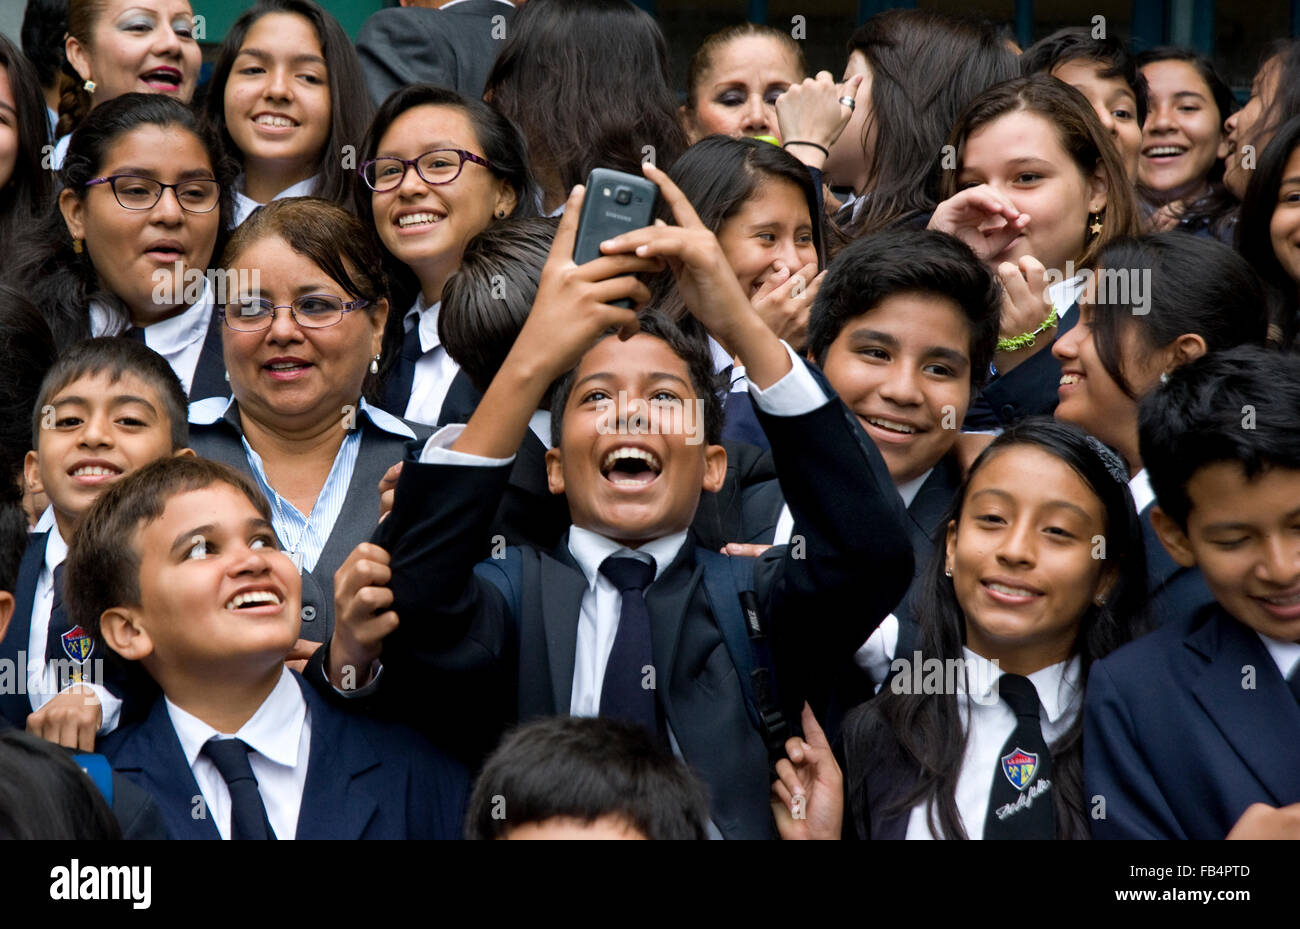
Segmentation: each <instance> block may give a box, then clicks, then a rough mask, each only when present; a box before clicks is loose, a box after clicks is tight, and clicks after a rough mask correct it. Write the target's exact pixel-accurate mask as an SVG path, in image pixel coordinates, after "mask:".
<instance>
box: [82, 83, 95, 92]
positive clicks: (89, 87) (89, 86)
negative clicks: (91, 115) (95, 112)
mask: <svg viewBox="0 0 1300 929" xmlns="http://www.w3.org/2000/svg"><path fill="white" fill-rule="evenodd" d="M81 86H82V89H83V90H85V91H86V93H88V94H93V93H94V92H95V87H96V86H98V85H97V84H96V83H95V82H94V81H86V83H84V84H82V85H81Z"/></svg>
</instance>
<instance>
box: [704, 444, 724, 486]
mask: <svg viewBox="0 0 1300 929" xmlns="http://www.w3.org/2000/svg"><path fill="white" fill-rule="evenodd" d="M726 479H727V450H726V449H725V448H723V447H722V446H721V445H706V446H705V447H704V484H703V488H704V489H705V490H707V491H708V492H709V493H714V494H716V493H717V492H718V491H719V490H721V489H722V484H723V482H724V481H725V480H726Z"/></svg>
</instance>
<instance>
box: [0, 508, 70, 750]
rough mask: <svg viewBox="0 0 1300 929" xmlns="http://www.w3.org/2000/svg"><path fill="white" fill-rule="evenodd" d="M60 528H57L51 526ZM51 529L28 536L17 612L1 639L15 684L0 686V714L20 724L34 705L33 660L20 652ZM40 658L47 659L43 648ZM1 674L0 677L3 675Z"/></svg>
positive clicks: (16, 597)
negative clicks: (30, 695) (30, 665)
mask: <svg viewBox="0 0 1300 929" xmlns="http://www.w3.org/2000/svg"><path fill="white" fill-rule="evenodd" d="M52 531H54V532H57V531H58V530H57V529H55V530H52ZM48 538H49V533H48V532H34V533H32V534H31V536H30V537H29V538H28V540H27V548H26V550H25V551H24V552H23V559H22V561H21V562H20V563H19V565H18V583H17V584H16V585H15V588H14V614H13V621H12V622H10V624H9V631H8V632H7V633H6V634H5V636H4V639H3V640H0V659H4V660H7V661H9V662H11V663H10V664H8V665H6V666H5V667H7V668H11V669H12V671H11V672H10V673H12V675H13V679H12V684H13V686H12V688H9V687H6V688H4V689H3V690H0V717H4V718H5V719H7V720H8V721H9V722H10V723H11V724H13V725H14V726H16V727H17V728H20V729H21V728H22V727H24V726H25V725H26V724H27V716H28V714H29V713H31V710H32V705H31V703H30V702H29V701H28V699H27V664H28V662H30V661H31V660H32V657H33V656H31V655H27V660H26V661H20V660H19V658H18V656H19V654H24V655H26V653H27V650H28V648H27V647H28V645H29V643H28V641H27V640H28V639H30V638H31V634H32V606H33V604H34V603H35V601H36V582H37V581H38V580H39V579H40V576H41V568H42V567H44V565H45V542H46V540H47V539H48ZM38 660H40V661H44V660H45V654H44V653H43V652H42V653H41V655H40V656H39V659H38ZM3 676H4V675H3V674H0V679H2V678H3Z"/></svg>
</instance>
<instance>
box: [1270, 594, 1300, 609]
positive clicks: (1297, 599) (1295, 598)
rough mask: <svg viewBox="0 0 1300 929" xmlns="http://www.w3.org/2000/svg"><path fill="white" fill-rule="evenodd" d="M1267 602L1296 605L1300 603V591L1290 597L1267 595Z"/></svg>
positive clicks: (1279, 604) (1276, 604) (1277, 604)
mask: <svg viewBox="0 0 1300 929" xmlns="http://www.w3.org/2000/svg"><path fill="white" fill-rule="evenodd" d="M1264 602H1265V603H1271V604H1273V606H1295V605H1296V604H1297V603H1300V593H1296V594H1292V595H1291V596H1289V597H1265V598H1264Z"/></svg>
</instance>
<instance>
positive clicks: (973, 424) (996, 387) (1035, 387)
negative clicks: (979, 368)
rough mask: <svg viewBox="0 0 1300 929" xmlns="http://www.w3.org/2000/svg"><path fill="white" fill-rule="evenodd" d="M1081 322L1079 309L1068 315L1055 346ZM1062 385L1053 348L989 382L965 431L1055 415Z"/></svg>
mask: <svg viewBox="0 0 1300 929" xmlns="http://www.w3.org/2000/svg"><path fill="white" fill-rule="evenodd" d="M1078 321H1079V305H1078V304H1077V303H1076V304H1074V305H1073V308H1072V309H1071V310H1070V311H1069V312H1067V313H1066V314H1065V318H1064V319H1062V320H1061V324H1060V325H1059V326H1057V327H1056V334H1055V335H1053V336H1052V345H1055V344H1056V340H1057V339H1059V338H1060V337H1061V336H1063V335H1065V333H1067V332H1069V331H1070V330H1071V329H1073V328H1074V324H1075V323H1076V322H1078ZM1060 384H1061V363H1060V362H1059V361H1057V360H1056V356H1054V355H1053V354H1052V348H1051V346H1050V345H1049V346H1047V347H1045V348H1043V349H1042V350H1040V351H1039V352H1038V353H1037V354H1035V355H1034V356H1033V357H1032V358H1030V359H1029V360H1028V361H1025V362H1024V363H1022V364H1019V365H1017V366H1016V367H1014V368H1012V369H1011V370H1010V371H1008V372H1007V373H1006V374H1000V375H998V376H997V377H995V378H993V380H991V381H989V383H988V384H986V385H985V386H984V389H983V390H981V391H980V395H979V396H978V397H976V398H975V401H974V402H973V403H972V404H971V405H970V409H969V410H967V411H966V421H965V422H963V423H962V430H963V431H966V432H974V431H980V430H989V429H997V428H1000V427H1004V426H1010V425H1011V424H1012V423H1016V422H1019V421H1020V420H1022V419H1024V418H1025V417H1027V416H1039V415H1046V416H1050V415H1052V413H1053V411H1055V410H1056V401H1057V395H1056V389H1057V388H1058V387H1059V386H1060Z"/></svg>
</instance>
